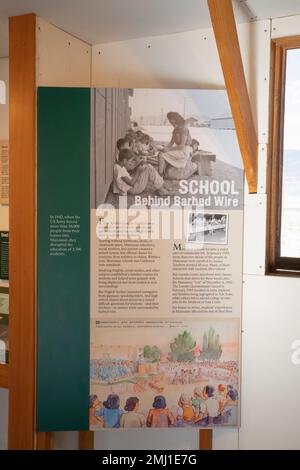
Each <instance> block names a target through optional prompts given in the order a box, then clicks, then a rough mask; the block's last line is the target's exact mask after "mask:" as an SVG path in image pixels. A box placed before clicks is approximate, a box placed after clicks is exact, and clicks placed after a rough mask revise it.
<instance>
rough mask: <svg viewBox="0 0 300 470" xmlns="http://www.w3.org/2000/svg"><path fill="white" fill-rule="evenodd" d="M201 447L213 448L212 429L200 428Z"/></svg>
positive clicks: (205, 448)
mask: <svg viewBox="0 0 300 470" xmlns="http://www.w3.org/2000/svg"><path fill="white" fill-rule="evenodd" d="M199 449H200V450H212V449H213V431H212V429H200V431H199Z"/></svg>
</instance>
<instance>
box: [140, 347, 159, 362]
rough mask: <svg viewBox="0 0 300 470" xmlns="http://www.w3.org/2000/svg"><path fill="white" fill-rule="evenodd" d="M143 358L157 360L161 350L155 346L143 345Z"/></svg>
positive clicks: (150, 360)
mask: <svg viewBox="0 0 300 470" xmlns="http://www.w3.org/2000/svg"><path fill="white" fill-rule="evenodd" d="M143 356H144V359H145V360H147V361H149V362H159V361H160V358H161V350H160V349H159V348H158V347H157V346H149V345H146V346H144V350H143Z"/></svg>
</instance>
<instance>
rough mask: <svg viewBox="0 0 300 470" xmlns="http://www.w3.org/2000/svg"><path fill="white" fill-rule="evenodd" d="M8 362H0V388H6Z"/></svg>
mask: <svg viewBox="0 0 300 470" xmlns="http://www.w3.org/2000/svg"><path fill="white" fill-rule="evenodd" d="M8 372H9V365H8V364H0V388H8Z"/></svg>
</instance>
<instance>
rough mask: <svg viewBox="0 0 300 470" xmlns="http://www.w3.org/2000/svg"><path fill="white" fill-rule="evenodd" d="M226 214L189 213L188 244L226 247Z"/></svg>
mask: <svg viewBox="0 0 300 470" xmlns="http://www.w3.org/2000/svg"><path fill="white" fill-rule="evenodd" d="M227 240H228V214H214V213H213V214H212V213H201V212H198V213H197V212H191V213H190V214H189V230H188V242H189V243H193V242H194V243H197V244H202V243H203V244H214V245H226V244H227Z"/></svg>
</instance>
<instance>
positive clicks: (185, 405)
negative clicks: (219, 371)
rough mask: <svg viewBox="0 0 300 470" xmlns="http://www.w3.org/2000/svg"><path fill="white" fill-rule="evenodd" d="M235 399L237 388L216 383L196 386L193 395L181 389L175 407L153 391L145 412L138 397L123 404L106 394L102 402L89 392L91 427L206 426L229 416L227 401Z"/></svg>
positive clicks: (217, 422)
mask: <svg viewBox="0 0 300 470" xmlns="http://www.w3.org/2000/svg"><path fill="white" fill-rule="evenodd" d="M237 399H238V392H237V390H236V389H235V388H234V387H232V386H230V385H229V386H226V385H224V384H219V385H218V387H217V388H216V389H215V387H214V386H212V385H206V386H204V387H203V388H201V387H196V388H195V389H194V395H193V396H189V395H188V394H186V393H182V394H181V395H180V396H179V399H178V406H177V409H176V410H175V411H174V410H171V409H170V408H169V407H168V406H167V401H166V398H165V396H163V395H156V396H154V398H153V404H152V408H150V409H149V410H148V413H147V414H144V413H142V412H141V411H140V409H139V407H140V399H139V398H138V397H129V398H127V400H126V402H125V404H124V405H123V408H122V404H121V401H120V397H119V396H118V395H117V394H109V395H108V397H107V398H106V400H105V401H104V402H103V403H102V402H101V401H99V398H98V396H97V395H91V396H90V426H91V429H101V428H111V429H112V428H114V429H116V428H121V429H122V428H123V429H124V428H145V427H148V428H169V427H175V428H176V427H185V426H194V427H200V426H202V427H203V426H210V425H217V424H226V421H228V417H229V416H230V412H231V410H230V407H229V406H228V405H229V404H231V403H234V402H236V401H237Z"/></svg>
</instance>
